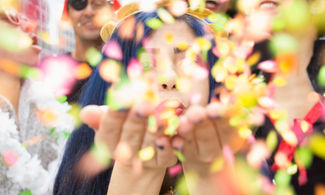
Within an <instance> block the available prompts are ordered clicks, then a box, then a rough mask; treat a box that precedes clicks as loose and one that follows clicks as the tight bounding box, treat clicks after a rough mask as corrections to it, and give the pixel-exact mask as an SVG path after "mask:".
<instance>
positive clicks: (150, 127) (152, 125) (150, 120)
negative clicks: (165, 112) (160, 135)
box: [148, 115, 158, 133]
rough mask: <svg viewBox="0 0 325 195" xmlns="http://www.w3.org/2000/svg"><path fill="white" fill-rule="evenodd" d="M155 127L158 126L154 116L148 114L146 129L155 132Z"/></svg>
mask: <svg viewBox="0 0 325 195" xmlns="http://www.w3.org/2000/svg"><path fill="white" fill-rule="evenodd" d="M157 128H158V126H157V120H156V117H155V116H153V115H150V116H149V117H148V131H150V132H152V133H155V132H157Z"/></svg>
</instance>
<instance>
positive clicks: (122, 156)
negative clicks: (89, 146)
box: [114, 142, 132, 164]
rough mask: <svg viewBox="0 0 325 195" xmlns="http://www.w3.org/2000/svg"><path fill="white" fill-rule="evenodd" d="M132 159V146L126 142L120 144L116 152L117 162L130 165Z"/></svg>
mask: <svg viewBox="0 0 325 195" xmlns="http://www.w3.org/2000/svg"><path fill="white" fill-rule="evenodd" d="M131 157H132V149H131V146H130V144H128V143H125V142H120V143H119V144H118V145H117V148H116V150H115V151H114V158H115V160H117V161H119V162H121V163H124V164H125V163H128V162H129V161H130V160H131Z"/></svg>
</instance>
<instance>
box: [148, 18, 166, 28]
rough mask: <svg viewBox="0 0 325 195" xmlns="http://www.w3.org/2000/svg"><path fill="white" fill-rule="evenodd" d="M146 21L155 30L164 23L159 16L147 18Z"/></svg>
mask: <svg viewBox="0 0 325 195" xmlns="http://www.w3.org/2000/svg"><path fill="white" fill-rule="evenodd" d="M145 23H146V25H147V26H148V27H150V28H152V29H153V30H157V29H159V28H160V27H161V26H162V25H163V23H162V21H161V20H159V19H158V18H150V19H148V20H146V22H145Z"/></svg>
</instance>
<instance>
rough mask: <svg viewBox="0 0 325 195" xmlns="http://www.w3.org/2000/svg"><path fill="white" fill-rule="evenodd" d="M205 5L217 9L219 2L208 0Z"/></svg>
mask: <svg viewBox="0 0 325 195" xmlns="http://www.w3.org/2000/svg"><path fill="white" fill-rule="evenodd" d="M205 7H206V8H207V9H210V10H216V9H218V7H219V3H217V2H216V1H206V2H205Z"/></svg>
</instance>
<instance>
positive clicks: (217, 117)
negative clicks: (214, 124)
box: [209, 116, 221, 120]
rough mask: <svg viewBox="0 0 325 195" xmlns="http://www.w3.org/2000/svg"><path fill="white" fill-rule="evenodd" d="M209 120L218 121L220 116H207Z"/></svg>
mask: <svg viewBox="0 0 325 195" xmlns="http://www.w3.org/2000/svg"><path fill="white" fill-rule="evenodd" d="M209 119H211V120H219V119H221V117H220V116H209Z"/></svg>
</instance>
